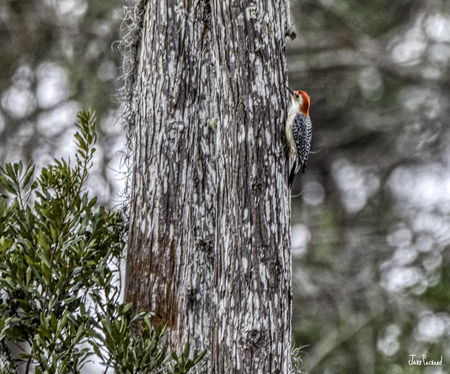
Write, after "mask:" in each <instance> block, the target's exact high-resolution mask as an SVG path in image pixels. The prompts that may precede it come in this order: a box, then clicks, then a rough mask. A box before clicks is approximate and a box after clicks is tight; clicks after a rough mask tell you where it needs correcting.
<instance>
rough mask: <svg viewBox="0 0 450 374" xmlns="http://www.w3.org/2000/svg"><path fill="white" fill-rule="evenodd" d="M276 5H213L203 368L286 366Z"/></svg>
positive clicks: (269, 0)
mask: <svg viewBox="0 0 450 374" xmlns="http://www.w3.org/2000/svg"><path fill="white" fill-rule="evenodd" d="M280 5H282V4H280V2H278V1H274V0H260V1H256V2H255V1H253V2H250V1H248V2H247V5H246V6H243V7H242V6H241V7H236V6H234V5H233V2H232V1H223V0H216V1H215V2H214V7H213V9H214V14H213V24H214V38H213V39H214V40H217V41H219V42H218V43H217V44H216V45H215V57H214V64H215V68H216V71H217V72H220V74H219V73H218V74H217V85H218V86H219V87H221V88H220V90H217V95H216V102H217V108H218V112H219V122H218V124H217V137H216V141H217V146H216V147H217V152H216V154H217V156H216V158H217V175H218V179H217V197H216V204H217V208H216V209H217V220H216V230H217V231H216V242H215V243H216V245H215V254H216V255H215V267H214V287H215V298H214V301H215V307H216V313H215V315H214V321H215V323H214V324H213V325H214V354H213V369H214V371H213V372H217V373H288V372H289V365H290V343H291V336H290V335H291V328H290V320H291V268H290V264H291V258H290V200H289V194H288V188H287V185H286V163H285V161H286V156H285V152H284V143H283V129H284V123H285V118H286V116H285V114H286V110H285V108H286V107H287V105H286V101H285V98H286V83H285V82H286V81H287V80H286V65H285V42H284V32H285V22H284V21H285V19H286V17H285V13H284V12H283V10H282V9H280Z"/></svg>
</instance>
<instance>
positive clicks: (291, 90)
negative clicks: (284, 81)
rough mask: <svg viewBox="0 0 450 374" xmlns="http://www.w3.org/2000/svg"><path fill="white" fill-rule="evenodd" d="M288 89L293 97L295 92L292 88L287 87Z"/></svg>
mask: <svg viewBox="0 0 450 374" xmlns="http://www.w3.org/2000/svg"><path fill="white" fill-rule="evenodd" d="M286 88H287V89H288V91H289V92H290V93H291V95H293V94H294V90H293V89H292V88H289V87H288V86H286Z"/></svg>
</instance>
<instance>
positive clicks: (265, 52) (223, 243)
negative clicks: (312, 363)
mask: <svg viewBox="0 0 450 374" xmlns="http://www.w3.org/2000/svg"><path fill="white" fill-rule="evenodd" d="M286 5H287V3H286V2H285V1H278V0H256V1H232V0H201V1H200V0H186V1H176V0H159V1H140V2H139V3H138V4H137V9H140V13H139V14H140V17H139V23H138V24H137V26H136V27H137V29H138V30H140V32H139V33H138V34H134V35H135V37H136V48H135V51H136V53H135V58H134V61H133V64H134V66H133V69H132V71H133V77H134V79H133V82H132V84H131V85H130V86H129V89H130V94H129V99H130V101H129V103H128V106H129V110H130V111H132V112H133V113H132V114H131V113H129V118H131V120H130V122H131V123H130V133H131V135H132V138H133V139H132V140H133V141H132V148H131V149H132V179H131V193H130V208H129V239H128V253H127V268H126V291H125V298H126V301H127V302H133V303H134V309H135V310H136V311H138V310H141V309H146V310H150V311H153V312H154V313H155V317H154V320H153V323H154V324H155V325H157V324H159V323H167V324H168V331H169V341H170V344H171V347H172V348H173V349H176V350H180V349H181V347H182V345H184V343H185V342H186V341H187V340H189V341H190V342H191V346H193V347H194V348H195V350H196V351H200V350H203V349H207V350H208V358H209V360H208V365H207V367H206V372H208V373H218V374H219V373H220V374H222V373H226V374H229V373H288V372H289V371H290V342H291V337H290V335H291V328H290V319H291V260H290V195H289V190H288V187H287V162H286V161H287V157H286V152H285V149H284V123H285V120H286V112H287V110H286V109H287V105H288V104H287V101H286V99H287V96H286V90H285V86H286V83H285V82H286V62H285V42H284V37H285V34H286V33H288V32H289V30H288V27H289V26H288V24H287V22H286V20H287V9H286ZM136 35H137V36H136Z"/></svg>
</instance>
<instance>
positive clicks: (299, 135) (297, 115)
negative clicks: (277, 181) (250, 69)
mask: <svg viewBox="0 0 450 374" xmlns="http://www.w3.org/2000/svg"><path fill="white" fill-rule="evenodd" d="M287 89H288V90H289V92H290V93H291V95H292V106H291V109H290V110H289V114H288V119H287V121H286V140H287V142H288V145H289V153H290V155H291V156H292V158H293V164H292V169H291V171H290V173H289V180H288V183H289V188H290V187H291V186H292V182H293V181H294V178H295V174H297V172H298V171H299V170H300V168H301V169H302V173H304V172H305V170H306V164H307V162H308V156H309V150H310V149H311V137H312V123H311V119H310V118H309V96H308V94H307V93H306V92H305V91H293V90H291V89H290V88H289V87H287Z"/></svg>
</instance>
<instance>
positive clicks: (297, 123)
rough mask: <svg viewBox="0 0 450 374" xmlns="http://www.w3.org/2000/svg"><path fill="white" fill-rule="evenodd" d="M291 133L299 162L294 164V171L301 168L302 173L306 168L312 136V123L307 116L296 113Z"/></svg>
mask: <svg viewBox="0 0 450 374" xmlns="http://www.w3.org/2000/svg"><path fill="white" fill-rule="evenodd" d="M292 134H293V135H294V140H295V144H296V145H297V152H298V156H299V164H298V165H296V166H297V167H296V169H297V170H296V171H295V173H297V172H298V170H299V169H300V168H301V169H302V173H304V172H305V170H306V164H307V163H308V156H309V151H310V149H311V138H312V123H311V119H310V118H309V116H306V115H304V114H303V113H298V114H297V115H296V116H295V117H294V123H293V125H292Z"/></svg>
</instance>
